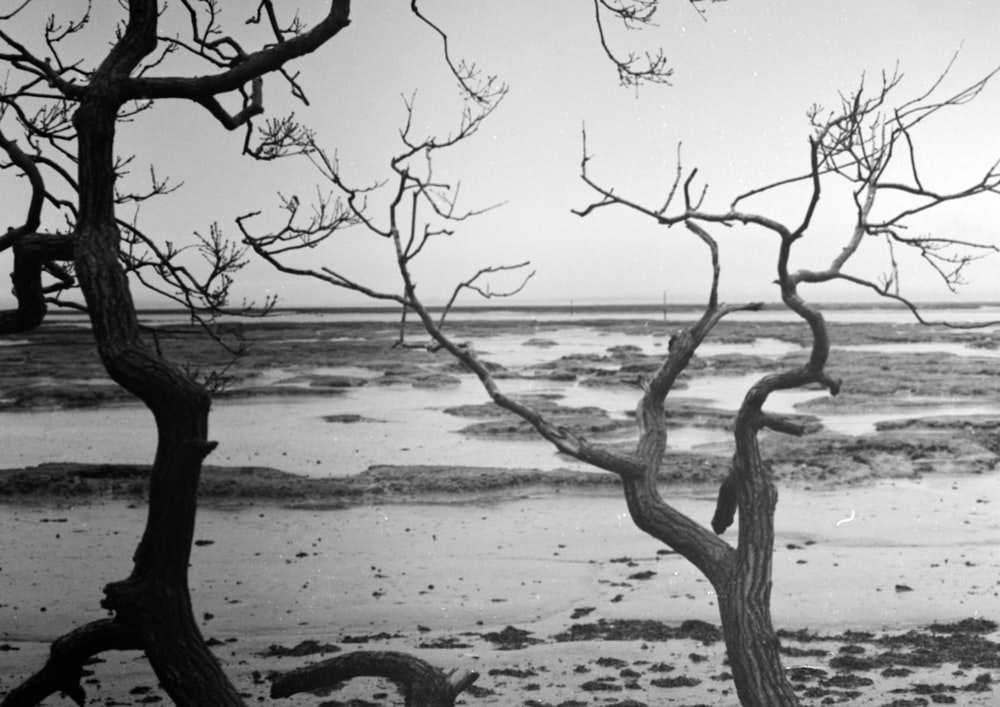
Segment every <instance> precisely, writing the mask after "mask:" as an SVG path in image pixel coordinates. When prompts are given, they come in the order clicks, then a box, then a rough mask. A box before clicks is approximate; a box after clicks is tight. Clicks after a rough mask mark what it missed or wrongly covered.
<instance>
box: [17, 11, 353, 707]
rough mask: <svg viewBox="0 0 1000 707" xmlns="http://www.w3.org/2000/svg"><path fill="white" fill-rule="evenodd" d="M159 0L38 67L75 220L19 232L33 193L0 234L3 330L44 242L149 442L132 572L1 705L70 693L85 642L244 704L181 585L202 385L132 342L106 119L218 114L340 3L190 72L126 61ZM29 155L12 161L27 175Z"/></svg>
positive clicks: (317, 34)
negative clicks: (64, 122)
mask: <svg viewBox="0 0 1000 707" xmlns="http://www.w3.org/2000/svg"><path fill="white" fill-rule="evenodd" d="M158 5H159V3H157V2H156V1H155V0H131V2H129V3H128V23H127V26H126V27H125V29H124V31H123V33H122V34H121V36H120V37H119V39H118V41H117V42H116V44H115V45H114V46H113V47H112V49H111V50H110V52H109V53H108V55H107V56H106V58H105V59H104V60H103V61H102V62H101V64H100V65H99V66H98V67H97V69H96V70H94V71H93V72H92V73H91V74H90V75H89V76H88V77H87V79H88V80H87V81H86V82H79V81H77V82H73V83H68V82H65V81H62V80H61V79H60V78H59V76H58V75H56V74H55V73H52V74H51V75H50V83H51V84H52V85H53V86H55V87H57V88H58V89H59V90H61V91H62V93H63V94H64V96H66V97H67V98H69V99H72V100H74V101H75V102H76V104H77V107H76V111H75V113H74V115H73V127H74V128H75V131H76V142H77V193H78V204H77V207H76V223H75V228H74V232H73V234H72V238H71V240H70V239H54V238H49V239H47V240H46V239H42V238H40V237H37V236H36V237H31V236H30V234H29V233H28V232H29V231H31V230H33V229H34V228H36V227H37V213H36V211H35V209H36V203H35V201H33V203H32V217H31V218H29V219H28V223H26V224H25V226H24V227H23V228H22V231H23V232H18V233H16V234H13V235H11V234H8V238H7V241H6V242H5V243H6V244H10V245H13V247H14V248H15V254H16V257H17V260H16V263H17V264H16V267H15V287H16V294H17V295H18V300H19V308H18V310H16V311H15V312H14V313H11V314H9V315H7V316H6V318H5V319H0V326H6V327H7V329H8V330H9V329H11V328H13V327H15V326H16V327H22V328H31V327H33V326H37V324H38V323H39V322H40V321H41V318H42V316H43V315H44V301H43V298H42V289H41V267H42V264H43V263H44V259H46V258H52V257H54V256H55V255H60V256H62V257H67V256H68V257H72V258H73V259H74V262H75V266H76V275H77V278H78V279H79V286H80V289H81V291H82V293H83V295H84V298H85V300H86V306H87V311H88V313H89V315H90V321H91V326H92V330H93V335H94V339H95V341H96V344H97V349H98V352H99V354H100V358H101V361H102V363H103V364H104V366H105V368H106V370H107V372H108V375H109V376H110V377H111V378H112V379H113V380H114V381H115V382H116V383H118V384H119V385H121V386H122V387H124V388H125V389H126V390H128V391H129V392H131V393H132V394H134V395H135V396H136V397H138V398H139V399H140V400H142V402H143V403H145V405H146V406H147V407H148V408H149V410H150V412H151V413H152V414H153V417H154V418H155V421H156V426H157V447H156V456H155V458H154V460H153V465H152V469H151V471H150V479H149V496H148V498H149V510H148V516H147V522H146V527H145V531H144V533H143V536H142V539H141V541H140V542H139V545H138V548H137V549H136V552H135V556H134V567H133V570H132V573H131V574H130V576H129V577H128V578H127V579H125V580H123V581H119V582H114V583H112V584H109V585H108V586H107V587H106V588H105V598H104V601H103V602H102V603H103V605H104V606H105V607H106V608H108V609H110V610H111V611H113V612H114V619H113V620H111V621H108V622H97V623H95V624H92V625H90V626H87V627H84V628H82V629H78V630H77V631H74V632H72V633H70V634H67V635H66V636H64V637H63V638H61V639H59V640H58V641H57V642H56V643H55V644H54V645H53V650H52V657H51V658H50V660H49V662H48V664H47V665H46V666H45V668H43V670H42V671H41V672H39V673H38V674H36V675H35V676H33V677H31V678H29V680H28V681H27V682H26V683H24V684H23V685H22V686H20V687H18V688H16V689H15V690H13V691H12V692H11V693H9V694H8V695H7V697H6V699H5V700H4V701H3V703H2V704H3V705H5V706H7V705H30V704H36V703H37V702H38V701H39V700H40V699H43V698H44V697H45V696H46V695H48V694H51V693H53V692H55V691H65V692H67V693H68V694H70V695H71V696H72V697H73V698H74V699H75V700H77V701H78V702H80V703H81V704H82V701H83V699H84V694H83V689H82V686H81V685H80V684H79V679H80V674H81V671H80V666H81V665H82V663H83V661H84V660H86V659H87V658H89V657H90V656H91V655H93V654H95V653H98V652H100V651H102V650H107V649H109V648H139V649H142V650H144V651H145V654H146V656H147V657H148V659H149V662H150V665H151V666H152V668H153V670H154V671H155V673H156V675H157V677H158V678H159V680H160V683H161V684H162V686H163V688H164V690H166V692H167V694H168V695H169V696H170V698H171V699H172V700H173V701H174V703H175V704H178V705H214V706H217V705H241V704H243V700H242V699H241V697H240V695H239V693H238V692H237V690H236V688H235V687H234V686H233V685H232V683H231V682H230V681H229V679H228V678H227V677H226V675H225V673H224V672H223V671H222V669H221V667H220V665H219V663H218V662H217V661H216V659H215V658H214V656H213V655H212V654H211V652H210V651H209V649H208V647H207V646H206V645H205V641H204V639H203V637H202V635H201V632H200V630H199V628H198V624H197V621H196V620H195V616H194V612H193V609H192V606H191V597H190V594H189V591H188V564H189V561H190V552H191V544H192V540H193V537H194V525H195V513H196V508H197V492H198V481H199V477H200V474H201V467H202V461H203V460H204V458H205V457H206V455H208V454H209V453H210V452H211V451H212V449H213V448H214V446H215V443H214V442H210V441H209V439H208V415H209V408H210V404H211V396H210V392H209V391H208V390H207V389H206V388H205V387H204V386H203V385H201V384H200V383H198V382H197V381H195V380H194V379H193V378H191V377H190V376H189V375H188V374H187V373H186V372H185V371H183V370H182V369H181V368H180V367H178V366H176V365H174V364H172V363H170V362H169V361H167V360H165V359H164V358H162V357H161V356H160V355H159V353H158V352H157V351H156V350H154V349H153V348H152V347H150V346H148V345H147V344H146V342H144V341H143V338H142V335H141V331H140V328H139V323H138V319H137V316H136V310H135V305H134V303H133V300H132V295H131V292H130V290H129V284H128V279H127V276H126V274H125V271H124V270H123V268H122V265H121V263H120V260H119V257H120V249H121V240H122V234H121V232H120V230H119V224H118V222H117V220H116V214H115V197H116V194H115V180H116V173H115V153H114V147H115V129H116V125H117V121H118V114H119V111H120V109H121V107H122V106H123V105H124V104H125V103H126V102H127V101H129V100H136V99H142V98H152V97H157V98H183V99H187V100H193V101H196V102H198V103H201V104H202V105H204V106H205V107H206V108H208V109H209V110H210V111H211V112H212V114H213V115H216V117H219V118H220V120H221V119H222V110H221V108H220V107H219V104H218V103H217V102H216V101H215V98H214V95H215V93H217V92H219V91H229V90H235V89H238V88H240V87H241V86H243V85H244V84H246V83H250V82H256V81H259V77H260V76H261V75H262V74H264V73H267V72H270V71H275V70H277V69H279V68H280V67H281V66H282V65H283V64H284V63H285V62H287V61H289V60H291V59H294V58H296V57H298V56H301V55H303V54H306V53H309V52H311V51H313V50H314V49H316V48H317V47H318V46H320V45H321V44H322V43H323V42H325V41H326V40H328V39H329V38H330V37H332V36H333V35H334V34H336V32H338V31H339V30H340V29H342V28H343V27H345V26H346V25H347V23H348V20H347V2H346V1H344V0H336V1H334V2H332V3H331V4H330V10H329V15H328V16H327V17H326V18H325V19H324V20H323V21H321V22H320V23H319V24H318V25H316V26H315V27H314V28H313V29H312V30H309V31H306V32H303V33H301V34H298V35H296V36H295V37H293V38H290V39H288V41H284V42H278V43H276V44H274V45H272V46H270V47H268V48H266V49H264V50H262V51H261V52H258V53H256V54H250V55H245V56H244V60H243V61H240V62H236V63H235V64H234V65H233V66H232V67H231V68H229V69H228V70H225V71H222V72H221V73H219V74H216V75H213V76H208V77H202V78H198V79H169V78H165V79H157V80H150V79H143V78H142V77H141V75H140V76H139V77H138V78H135V77H133V76H132V74H133V72H135V71H136V69H137V67H138V66H139V65H140V63H141V62H142V61H143V60H144V59H146V58H147V57H148V56H149V55H150V54H151V53H152V52H153V51H154V50H155V48H156V47H157V43H158V38H157V21H158V12H159V7H158ZM24 61H25V62H28V63H32V62H33V63H34V66H36V67H37V71H41V72H46V73H48V72H50V71H53V70H52V69H50V68H49V67H47V65H45V64H44V62H40V61H38V60H33V59H32V58H31V57H28V56H27V55H26V58H25V59H24ZM140 73H141V72H140ZM246 95H247V96H248V100H249V101H250V102H249V103H248V105H247V107H246V108H245V109H244V111H243V112H242V113H240V114H239V115H238V116H236V117H235V118H234V117H230V116H226V120H222V122H223V124H224V125H225V127H227V128H230V129H232V128H234V127H237V126H238V125H240V124H242V123H244V122H245V121H246V120H247V119H248V118H249V116H251V115H253V114H255V113H259V112H260V110H261V106H260V104H259V98H260V91H259V85H258V84H256V83H255V84H254V90H252V91H250V92H248V93H247V94H246ZM0 147H6V148H12V149H7V152H8V154H9V155H10V154H12V153H13V154H16V152H17V151H16V146H12V145H11V144H10V143H7V144H6V145H3V146H0ZM29 162H30V160H29ZM31 166H32V165H30V164H28V163H26V164H24V165H22V167H23V168H24V170H25V172H26V173H28V174H29V176H30V175H31V169H30V168H31ZM39 193H43V192H41V191H40V190H37V189H36V190H35V191H34V194H35V196H36V197H37V195H38V194H39ZM37 208H39V209H40V203H38V204H37ZM0 245H4V243H0ZM56 247H58V252H56V250H55V248H56ZM8 322H9V326H8Z"/></svg>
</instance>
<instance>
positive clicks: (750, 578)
mask: <svg viewBox="0 0 1000 707" xmlns="http://www.w3.org/2000/svg"><path fill="white" fill-rule="evenodd" d="M745 415H746V406H744V409H743V410H741V413H740V416H739V418H737V421H736V461H735V463H736V465H737V468H736V473H735V481H736V488H737V491H736V494H737V496H738V498H739V510H740V514H741V517H740V526H739V528H740V529H739V545H738V546H737V551H736V562H735V567H734V568H733V572H732V573H731V574H730V575H729V577H728V578H727V580H726V581H725V582H724V583H723V584H722V586H719V585H716V587H715V588H716V594H717V596H718V600H719V614H720V615H721V617H722V631H723V634H724V636H725V640H726V652H727V654H728V655H729V665H730V668H731V669H732V671H733V681H734V682H735V683H736V692H737V694H738V695H739V697H740V704H742V705H743V706H744V707H795V706H796V705H798V704H799V700H798V698H797V697H796V695H795V693H794V691H793V690H792V686H791V683H790V682H789V681H788V678H787V677H786V675H785V671H784V668H783V667H782V665H781V653H780V651H779V641H778V637H777V635H776V634H775V631H774V625H773V623H772V621H771V571H772V565H773V556H774V511H775V508H776V507H777V504H778V491H777V489H776V488H775V486H774V483H773V482H772V481H771V478H770V476H769V474H768V472H767V470H766V469H764V466H763V462H762V460H761V456H760V449H759V447H758V445H757V429H756V426H755V425H753V424H752V423H751V422H750V421H749V420H747V419H745Z"/></svg>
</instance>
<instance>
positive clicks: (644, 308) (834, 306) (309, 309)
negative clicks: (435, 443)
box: [49, 300, 1000, 319]
mask: <svg viewBox="0 0 1000 707" xmlns="http://www.w3.org/2000/svg"><path fill="white" fill-rule="evenodd" d="M812 304H814V305H815V306H816V307H818V308H819V309H820V310H823V311H841V310H851V309H853V310H862V311H867V310H878V309H886V310H892V311H905V310H906V309H907V307H906V306H905V305H903V304H901V303H898V302H892V301H886V300H882V301H866V302H842V301H834V302H813V303H812ZM915 304H916V305H917V306H918V307H920V308H921V309H925V310H930V311H934V310H941V309H961V310H975V309H983V308H987V307H996V306H998V305H1000V303H998V302H990V301H985V300H983V301H975V302H948V301H933V302H916V303H915ZM763 306H764V309H766V310H772V309H776V310H783V309H786V307H785V305H784V304H783V303H782V302H765V303H764V304H763ZM428 309H429V310H430V311H431V312H434V313H440V312H442V311H443V310H444V306H441V305H434V306H429V307H428ZM703 309H704V305H703V304H702V303H699V302H688V303H676V304H672V303H667V304H666V305H664V304H663V303H658V302H645V303H642V302H632V303H596V304H595V303H589V304H575V303H572V302H570V303H568V304H567V303H561V304H557V303H549V304H491V303H484V304H475V305H472V304H466V305H455V306H454V307H452V308H451V311H453V312H464V313H469V312H472V313H474V312H483V313H489V312H525V313H531V312H556V313H570V312H589V313H600V312H608V313H618V312H649V313H660V312H663V311H664V310H666V311H667V312H668V313H669V312H692V311H701V310H703ZM400 311H401V307H400V306H399V305H392V306H386V305H343V306H330V307H321V306H304V307H297V306H293V305H289V306H281V307H275V308H274V309H273V310H271V314H273V315H274V316H281V315H283V314H365V313H371V314H392V313H398V312H400ZM49 313H50V314H55V315H58V316H65V317H69V318H81V319H82V318H85V317H86V316H87V315H86V313H85V312H81V311H78V310H70V309H67V310H61V309H54V310H52V311H50V312H49ZM187 313H188V310H186V309H182V308H178V307H143V308H140V309H138V314H139V316H143V315H151V316H174V315H186V314H187ZM268 316H270V315H268ZM265 319H266V317H265Z"/></svg>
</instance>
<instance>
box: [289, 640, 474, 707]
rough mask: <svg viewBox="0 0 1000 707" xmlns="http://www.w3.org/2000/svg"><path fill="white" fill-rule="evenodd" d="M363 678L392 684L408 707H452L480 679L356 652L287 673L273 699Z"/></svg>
mask: <svg viewBox="0 0 1000 707" xmlns="http://www.w3.org/2000/svg"><path fill="white" fill-rule="evenodd" d="M362 676H369V677H384V678H388V679H389V680H392V681H393V682H394V683H396V684H397V685H398V686H399V687H400V689H401V690H402V692H403V697H404V699H405V703H404V704H405V705H406V707H453V705H454V704H455V699H456V698H457V697H458V695H459V694H460V693H461V692H462V691H463V690H465V689H466V688H467V687H469V686H470V685H471V684H472V683H473V682H475V681H476V679H477V678H478V677H479V675H478V673H475V672H468V673H465V674H464V675H461V676H453V675H448V674H446V673H444V672H443V671H441V670H439V669H438V668H435V667H434V666H433V665H430V664H429V663H427V662H426V661H423V660H421V659H419V658H416V657H414V656H412V655H408V654H406V653H397V652H394V651H354V652H352V653H345V654H343V655H338V656H335V657H333V658H328V659H327V660H324V661H321V662H319V663H313V664H312V665H307V666H305V667H303V668H298V669H297V670H292V671H290V672H288V673H285V674H284V675H282V676H281V677H280V678H278V679H277V680H275V681H274V683H272V685H271V697H290V696H292V695H294V694H297V693H299V692H311V691H313V690H318V689H320V688H325V687H328V686H330V685H335V684H337V683H338V682H343V681H345V680H350V679H351V678H356V677H362Z"/></svg>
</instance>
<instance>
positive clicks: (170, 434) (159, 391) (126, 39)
mask: <svg viewBox="0 0 1000 707" xmlns="http://www.w3.org/2000/svg"><path fill="white" fill-rule="evenodd" d="M157 11H158V10H157V7H156V3H154V2H137V3H132V8H131V11H130V15H129V24H128V27H127V29H126V32H125V34H124V35H123V38H122V40H121V41H120V42H119V43H118V44H117V45H116V46H115V48H114V49H113V50H112V51H111V53H110V54H109V55H108V58H107V59H106V60H105V61H104V62H103V63H102V64H101V66H100V67H99V68H98V70H97V72H96V73H95V75H94V77H93V79H92V81H91V83H90V86H89V87H88V90H87V92H86V93H85V94H84V95H83V96H82V98H81V101H80V105H79V108H78V109H77V112H76V114H75V115H74V125H75V127H76V130H77V135H78V146H79V153H78V159H79V167H78V169H79V188H80V210H79V216H78V221H77V231H76V235H77V238H76V253H75V262H76V272H77V275H78V277H79V281H80V287H81V290H82V291H83V294H84V297H85V298H86V302H87V308H88V311H89V312H90V318H91V326H92V328H93V333H94V338H95V340H96V343H97V348H98V352H99V354H100V357H101V361H102V362H103V363H104V366H105V368H106V369H107V372H108V374H109V375H110V377H111V378H112V379H113V380H114V381H115V382H116V383H118V384H119V385H121V386H122V387H124V388H125V389H126V390H128V391H129V392H131V393H133V394H134V395H136V396H137V397H138V398H140V399H141V400H142V401H143V402H144V403H145V404H146V406H147V407H148V408H149V410H150V411H151V412H152V414H153V416H154V417H155V419H156V426H157V430H158V439H157V449H156V457H155V459H154V462H153V467H152V470H151V474H150V485H149V512H148V517H147V524H146V529H145V532H144V534H143V538H142V541H141V542H140V544H139V547H138V549H137V550H136V554H135V565H134V569H133V571H132V574H131V576H130V577H129V578H128V579H126V580H124V581H122V582H116V583H113V584H110V585H108V586H107V587H106V589H105V594H106V597H105V600H104V602H103V604H104V606H105V607H106V608H108V609H111V610H112V611H114V612H115V618H116V620H117V621H118V622H120V623H121V624H123V625H124V626H127V627H128V628H129V629H131V630H132V631H134V632H135V633H136V634H137V635H138V637H139V643H140V644H141V646H142V648H143V649H144V650H145V651H146V654H147V656H148V658H149V661H150V664H151V665H152V667H153V670H154V671H155V672H156V675H157V677H158V678H159V679H160V682H161V683H162V685H163V687H164V689H165V690H166V691H167V694H168V695H169V696H170V698H171V699H172V700H173V701H174V702H175V703H176V704H178V705H240V704H242V703H243V702H242V699H241V698H240V696H239V694H238V693H237V691H236V689H235V688H234V687H233V685H232V684H231V683H230V682H229V680H228V679H227V678H226V676H225V674H224V673H223V672H222V670H221V668H220V666H219V664H218V663H217V662H216V660H215V658H214V657H213V656H212V654H211V652H210V651H209V650H208V648H207V647H206V645H205V641H204V639H203V637H202V635H201V633H200V631H199V630H198V626H197V623H196V621H195V618H194V613H193V611H192V607H191V600H190V595H189V592H188V575H187V572H188V562H189V559H190V551H191V542H192V539H193V535H194V523H195V511H196V500H197V489H198V481H199V476H200V474H201V464H202V460H203V459H204V458H205V456H206V455H207V454H208V453H209V452H210V451H211V450H212V448H213V447H214V444H212V443H210V442H209V441H208V411H209V406H210V396H209V393H208V392H207V391H206V390H205V389H204V387H203V386H201V385H199V384H198V383H197V382H195V381H194V380H192V379H191V378H190V377H189V376H187V375H186V374H185V373H184V372H183V371H181V370H180V369H179V368H177V367H176V366H173V365H171V364H169V363H168V362H166V361H165V360H163V359H162V358H160V357H159V356H157V355H156V353H155V352H154V351H153V350H151V349H150V348H149V347H148V346H147V345H146V344H145V343H144V342H143V341H142V338H141V336H140V330H139V325H138V320H137V317H136V311H135V306H134V304H133V301H132V296H131V292H130V290H129V287H128V282H127V279H126V277H125V274H124V272H123V270H122V268H121V266H120V265H119V262H118V253H119V246H120V233H119V230H118V226H117V224H116V221H115V212H114V184H115V173H114V138H115V125H116V120H117V113H118V110H119V108H120V106H121V105H122V104H123V103H124V102H125V97H124V96H122V95H120V94H119V93H118V88H117V86H118V84H117V83H116V79H121V78H122V77H127V76H128V74H129V72H130V71H131V70H132V69H133V68H134V67H135V66H136V65H137V64H138V62H139V61H140V60H141V59H142V58H143V57H144V56H146V55H147V54H148V52H149V51H151V50H152V48H153V46H155V42H156V32H155V30H156V13H157Z"/></svg>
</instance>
